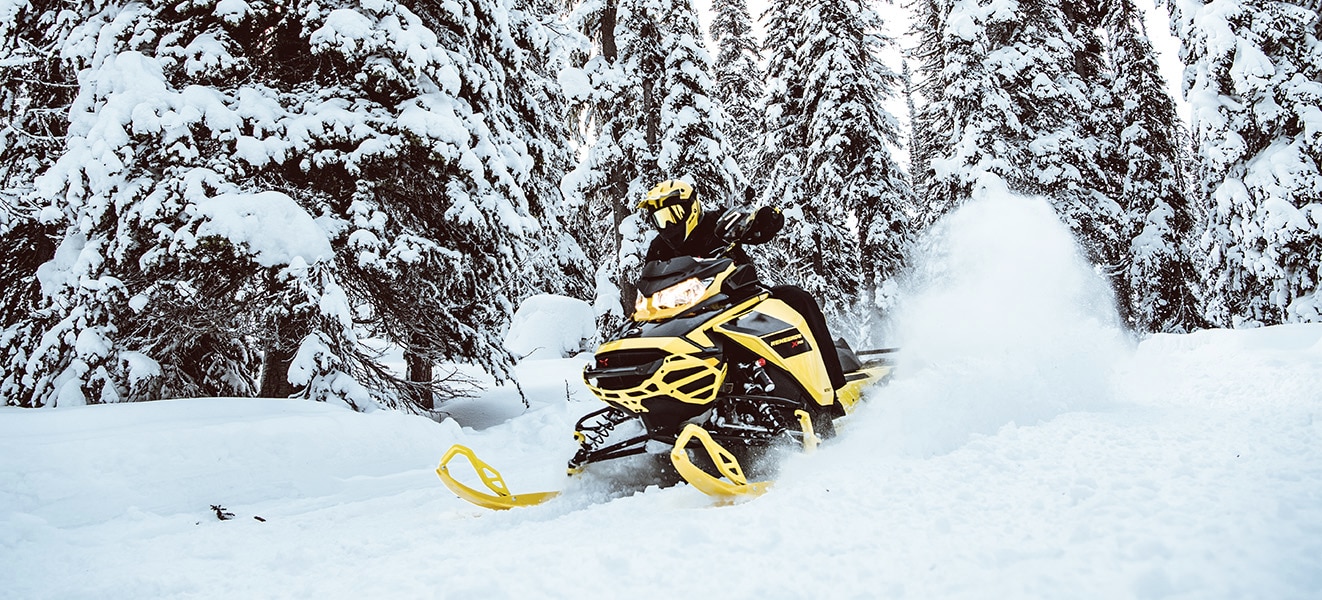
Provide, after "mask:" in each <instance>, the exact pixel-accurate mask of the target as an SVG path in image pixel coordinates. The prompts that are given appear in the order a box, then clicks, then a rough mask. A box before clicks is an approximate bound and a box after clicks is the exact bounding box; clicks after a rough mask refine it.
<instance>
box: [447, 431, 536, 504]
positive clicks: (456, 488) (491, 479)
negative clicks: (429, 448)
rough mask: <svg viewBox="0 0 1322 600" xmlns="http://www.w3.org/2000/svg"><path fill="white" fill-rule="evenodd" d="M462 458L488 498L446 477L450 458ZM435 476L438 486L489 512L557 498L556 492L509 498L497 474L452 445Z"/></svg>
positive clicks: (463, 450)
mask: <svg viewBox="0 0 1322 600" xmlns="http://www.w3.org/2000/svg"><path fill="white" fill-rule="evenodd" d="M459 455H463V456H464V457H465V458H467V459H468V463H469V464H470V465H472V467H473V470H475V471H477V475H478V477H480V478H481V479H482V485H485V486H486V487H487V489H488V490H491V492H492V493H490V494H488V493H486V492H482V491H479V490H475V489H473V488H471V487H469V486H467V485H464V484H462V483H460V482H459V481H458V480H456V479H455V478H454V477H452V476H451V475H450V467H449V464H450V461H451V460H453V459H454V457H456V456H459ZM436 475H437V476H439V477H440V478H441V483H444V484H445V487H448V488H450V491H452V492H454V493H455V495H456V496H459V497H460V498H463V499H464V500H467V501H469V502H472V503H473V504H476V505H478V506H481V507H483V508H490V509H493V510H506V509H510V508H514V507H517V506H533V505H535V504H541V503H543V502H546V501H547V500H550V499H551V498H554V497H556V496H557V495H559V493H560V492H534V493H531V494H519V495H517V496H516V495H513V494H511V493H510V491H509V488H508V487H506V486H505V479H504V478H503V477H501V476H500V472H499V471H497V470H495V469H493V468H491V465H488V464H487V463H485V462H483V461H482V460H481V459H479V458H478V457H477V455H476V454H474V453H473V451H472V450H471V449H469V448H468V447H467V446H463V445H460V444H455V445H453V446H450V450H449V451H448V452H446V453H445V456H444V457H443V458H441V465H440V466H439V467H437V468H436Z"/></svg>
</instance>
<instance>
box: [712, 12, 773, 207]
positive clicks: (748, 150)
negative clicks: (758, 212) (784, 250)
mask: <svg viewBox="0 0 1322 600" xmlns="http://www.w3.org/2000/svg"><path fill="white" fill-rule="evenodd" d="M711 12H712V22H711V27H709V28H708V31H709V32H710V35H711V38H712V42H713V43H715V44H716V64H715V79H716V88H715V94H714V95H715V97H716V100H717V101H718V102H720V103H721V106H722V107H723V108H724V109H725V115H726V126H725V134H726V138H727V139H729V141H730V148H731V150H732V152H733V155H734V157H735V160H736V161H737V162H738V163H739V165H740V167H741V168H742V170H743V171H744V172H745V173H747V174H752V173H753V172H754V171H755V170H756V169H755V168H754V166H753V160H754V155H755V152H754V150H755V148H756V146H757V138H758V137H759V136H760V135H761V133H762V115H760V114H758V112H757V103H758V100H759V99H760V98H761V96H762V68H761V66H760V65H759V64H758V62H759V60H760V58H759V50H758V42H757V39H756V38H755V37H754V36H753V25H752V18H751V17H750V15H749V13H748V2H747V0H714V1H713V2H712V5H711ZM744 184H745V185H746V184H747V182H744Z"/></svg>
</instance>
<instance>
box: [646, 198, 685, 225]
mask: <svg viewBox="0 0 1322 600" xmlns="http://www.w3.org/2000/svg"><path fill="white" fill-rule="evenodd" d="M686 212H688V211H687V210H686V209H685V207H684V206H682V205H678V204H672V205H670V206H662V207H661V208H658V209H656V210H653V211H652V223H654V224H655V225H656V227H657V229H665V228H666V227H669V226H671V225H678V224H680V223H683V222H684V219H685V218H686V217H687V215H685V214H684V213H686Z"/></svg>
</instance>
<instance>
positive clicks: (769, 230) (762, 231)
mask: <svg viewBox="0 0 1322 600" xmlns="http://www.w3.org/2000/svg"><path fill="white" fill-rule="evenodd" d="M784 226H785V215H783V214H781V212H780V209H779V208H776V207H774V206H763V207H762V208H759V209H757V212H755V213H753V215H752V216H751V217H750V218H749V219H748V227H747V229H746V230H745V231H744V233H743V234H742V235H741V236H740V240H739V241H740V242H743V243H745V244H765V243H767V242H769V241H771V238H773V237H776V234H777V233H779V232H780V229H781V228H782V227H784Z"/></svg>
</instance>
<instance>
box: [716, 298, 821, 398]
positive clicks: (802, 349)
mask: <svg viewBox="0 0 1322 600" xmlns="http://www.w3.org/2000/svg"><path fill="white" fill-rule="evenodd" d="M716 330H717V331H719V332H720V333H721V334H723V335H725V336H727V337H729V338H730V339H731V340H734V341H735V342H736V343H738V344H739V345H741V346H744V347H746V348H748V349H749V350H751V351H752V352H753V353H754V354H755V355H757V356H760V357H763V358H766V359H767V360H768V361H769V362H771V363H772V364H774V365H776V366H777V367H780V368H781V369H783V370H784V371H786V372H788V373H790V374H791V375H793V376H794V378H795V379H797V380H798V381H799V383H800V384H801V385H802V386H803V388H804V389H805V390H807V391H808V394H809V395H811V397H812V399H813V401H814V402H816V403H817V404H818V405H820V406H829V405H830V404H831V403H832V402H834V401H835V398H834V394H833V392H834V391H835V390H833V389H832V387H831V376H830V375H829V374H828V373H827V372H826V363H825V362H823V361H822V356H821V353H819V352H813V351H812V350H813V347H812V341H811V339H812V338H811V335H810V334H809V333H808V332H809V329H808V321H807V320H806V319H804V318H803V316H802V315H800V314H799V313H798V312H796V311H795V310H794V309H793V308H790V306H789V305H788V304H785V303H784V302H783V301H781V300H779V299H776V298H771V299H768V300H765V301H763V302H762V303H760V304H758V305H757V307H756V308H754V309H753V310H752V311H751V312H749V313H747V314H745V315H742V316H740V317H739V318H738V319H735V320H733V321H729V322H726V323H722V324H721V325H718V326H717V327H716ZM823 350H825V351H829V352H834V351H835V349H834V348H824V349H823Z"/></svg>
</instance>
